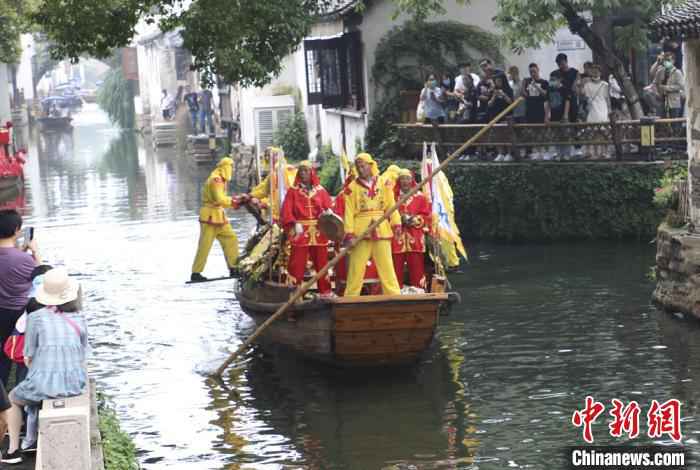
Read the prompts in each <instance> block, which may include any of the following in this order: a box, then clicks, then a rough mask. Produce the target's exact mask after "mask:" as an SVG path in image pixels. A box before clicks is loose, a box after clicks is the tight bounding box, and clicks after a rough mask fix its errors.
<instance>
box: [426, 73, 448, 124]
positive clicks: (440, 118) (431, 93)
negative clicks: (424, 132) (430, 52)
mask: <svg viewBox="0 0 700 470" xmlns="http://www.w3.org/2000/svg"><path fill="white" fill-rule="evenodd" d="M438 85H439V84H438V81H437V78H435V75H434V74H432V73H431V74H430V75H429V76H428V78H427V80H426V81H425V87H424V88H423V91H421V94H420V100H421V102H422V104H423V112H424V113H425V123H426V124H434V125H437V124H445V119H446V117H447V114H446V113H445V108H444V103H445V99H446V96H445V94H444V93H443V91H442V88H440V87H439V86H438Z"/></svg>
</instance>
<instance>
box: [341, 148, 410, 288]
mask: <svg viewBox="0 0 700 470" xmlns="http://www.w3.org/2000/svg"><path fill="white" fill-rule="evenodd" d="M355 167H356V169H357V178H356V179H355V180H354V181H352V182H351V183H350V184H349V185H348V187H347V188H346V189H345V192H344V199H345V200H344V202H345V217H344V225H345V239H346V243H352V241H353V240H354V239H355V237H358V236H360V235H361V234H362V233H364V232H365V230H367V228H368V227H369V226H370V225H371V224H372V223H373V222H374V221H376V220H377V219H379V218H380V217H382V216H383V215H384V212H385V211H386V210H388V209H389V208H391V207H393V206H394V202H395V200H394V191H393V190H392V189H393V185H392V184H390V183H388V182H387V181H385V180H383V179H381V178H379V169H378V168H377V163H376V162H375V161H374V160H373V159H372V156H371V155H370V154H368V153H361V154H359V155H358V156H357V157H356V158H355ZM400 232H401V217H400V216H399V213H398V212H397V211H394V212H393V213H392V214H391V216H390V218H389V220H385V221H384V222H382V223H381V224H380V225H379V226H378V227H377V228H376V229H374V230H373V231H372V233H370V234H369V235H367V236H366V238H364V239H362V240H361V241H360V242H359V243H358V244H357V245H356V246H355V248H354V250H353V251H352V252H351V253H350V261H349V263H348V282H347V286H346V287H345V296H354V295H360V292H361V290H362V285H363V283H364V276H365V269H366V268H367V261H369V260H370V258H371V259H372V260H374V263H375V265H376V266H377V272H378V274H379V280H380V282H381V284H382V291H383V293H384V295H398V294H400V293H401V288H400V287H399V283H398V281H397V280H396V271H395V270H394V263H393V261H392V257H391V240H392V238H393V237H394V236H399V234H400Z"/></svg>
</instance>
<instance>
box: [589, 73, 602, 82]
mask: <svg viewBox="0 0 700 470" xmlns="http://www.w3.org/2000/svg"><path fill="white" fill-rule="evenodd" d="M591 78H592V79H593V81H594V82H598V81H600V77H596V76H595V75H594V76H593V77H591Z"/></svg>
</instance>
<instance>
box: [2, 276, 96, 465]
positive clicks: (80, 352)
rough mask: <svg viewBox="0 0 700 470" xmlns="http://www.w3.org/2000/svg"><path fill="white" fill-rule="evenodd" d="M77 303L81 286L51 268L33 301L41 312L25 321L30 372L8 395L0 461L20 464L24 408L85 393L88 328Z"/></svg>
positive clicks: (26, 353)
mask: <svg viewBox="0 0 700 470" xmlns="http://www.w3.org/2000/svg"><path fill="white" fill-rule="evenodd" d="M80 298H81V295H80V284H79V283H78V282H77V281H76V280H75V279H72V278H70V277H69V276H68V271H66V269H65V268H55V269H52V270H50V271H48V272H47V273H46V274H45V275H44V282H43V284H42V285H41V286H40V287H39V288H38V290H37V292H36V300H37V302H39V303H40V304H42V305H44V306H45V307H44V308H42V309H40V310H37V311H36V312H34V313H32V314H31V315H29V316H28V317H27V329H26V333H25V344H24V358H25V359H24V360H25V363H26V364H27V367H29V372H28V374H27V378H26V379H24V380H23V381H22V382H20V383H19V384H18V385H17V386H16V387H15V388H14V389H13V390H12V391H11V392H10V401H11V402H12V408H11V409H10V411H9V413H8V422H9V423H8V424H9V431H10V432H9V434H10V445H9V448H8V454H7V455H5V456H4V457H3V458H2V462H5V463H18V462H21V461H22V455H21V451H20V449H19V433H20V428H21V427H22V407H23V406H25V405H28V404H29V405H32V404H39V403H41V401H42V400H46V399H50V398H64V397H73V396H78V395H80V394H81V393H83V391H84V389H85V385H86V383H87V372H86V370H85V356H86V350H87V347H88V343H87V325H86V323H85V320H84V318H83V317H82V315H81V314H80V313H79V310H80V306H81V305H80V304H81V299H80Z"/></svg>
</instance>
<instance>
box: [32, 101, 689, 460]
mask: <svg viewBox="0 0 700 470" xmlns="http://www.w3.org/2000/svg"><path fill="white" fill-rule="evenodd" d="M74 123H75V129H74V130H73V131H72V132H69V133H64V134H54V135H44V136H41V135H30V134H29V133H28V132H26V133H25V134H23V135H21V136H20V138H21V139H25V142H27V143H28V144H29V150H30V161H29V164H28V166H27V179H28V184H27V187H26V190H25V192H24V194H23V195H22V197H23V198H24V200H25V203H26V204H25V209H24V211H25V213H26V215H27V218H28V220H29V223H30V224H32V225H34V226H36V227H37V236H38V238H39V242H40V244H41V246H42V252H43V255H44V257H45V258H46V259H47V260H49V261H50V262H51V263H53V264H60V263H65V264H67V265H69V266H70V268H71V269H72V270H73V271H75V272H78V273H80V277H81V279H82V281H83V283H84V284H85V286H86V291H87V297H88V299H87V300H88V302H87V305H88V308H87V310H86V314H87V316H88V321H89V325H90V329H91V331H90V333H91V337H92V344H93V348H94V354H93V357H92V360H91V368H92V371H93V375H95V376H96V378H97V380H98V382H99V386H100V388H101V389H103V390H104V391H105V392H106V393H108V394H109V395H111V396H112V397H113V398H114V401H115V404H116V406H117V409H118V411H119V414H120V416H121V417H122V418H123V424H124V427H125V428H126V430H127V431H128V432H129V433H131V434H132V435H133V436H134V439H135V440H136V443H137V446H138V447H139V449H140V453H141V456H140V458H141V463H142V466H143V468H146V469H160V468H175V469H197V470H199V469H223V468H226V469H238V468H241V469H243V468H256V469H257V468H260V469H279V468H309V469H360V470H364V469H409V468H415V469H455V468H459V469H470V468H479V469H501V468H504V467H519V468H534V469H549V468H561V467H563V465H564V462H562V461H561V459H562V455H563V449H564V448H565V447H566V446H568V445H572V444H576V443H580V442H581V440H580V433H579V432H578V431H577V430H576V429H573V428H572V426H571V424H570V418H571V413H572V412H573V411H574V410H575V409H577V408H580V407H581V406H582V403H583V399H584V397H585V395H587V394H592V395H593V396H594V397H595V398H596V399H597V400H599V401H602V402H604V403H609V401H610V400H611V399H612V398H619V399H622V400H623V401H629V400H632V399H635V400H638V401H639V402H640V404H641V405H642V407H646V406H647V405H648V402H649V401H650V400H652V399H657V400H660V401H665V400H667V399H668V398H671V397H675V398H679V399H680V400H682V401H683V415H684V422H683V431H684V434H685V440H684V443H685V444H686V445H687V446H688V447H689V448H691V449H693V450H695V451H698V450H700V448H699V447H700V446H699V444H698V435H699V434H700V427H699V426H698V424H697V423H696V419H695V414H696V411H697V409H696V408H697V403H698V398H699V397H698V395H699V391H698V387H697V381H699V380H700V366H698V365H697V364H698V363H697V361H696V360H695V358H697V357H698V355H700V329H699V328H698V326H697V325H696V324H695V323H692V322H687V321H683V320H679V319H677V318H675V317H673V316H668V315H663V314H659V313H657V312H655V311H654V310H653V309H652V308H651V307H650V306H649V295H650V291H651V288H652V286H651V285H650V283H649V282H648V281H647V280H646V279H645V278H644V274H645V273H646V272H647V269H648V266H649V265H651V264H652V263H653V256H654V253H653V247H651V246H648V245H637V244H580V245H566V246H563V245H562V246H554V247H552V246H528V247H522V246H514V247H504V246H481V247H474V249H473V250H472V253H473V259H472V263H471V265H470V266H469V267H467V268H466V269H465V273H464V274H461V275H458V276H455V277H454V278H453V281H454V283H455V285H456V287H457V288H458V289H459V291H460V292H461V294H462V297H463V303H462V305H461V306H460V307H458V308H457V309H456V310H455V311H454V312H453V313H452V314H451V315H450V316H449V317H442V318H441V322H442V324H441V326H440V329H439V337H438V339H437V341H436V342H435V345H434V347H433V348H432V350H431V351H430V352H429V353H428V354H427V355H426V357H425V358H424V360H423V362H422V363H421V364H419V365H418V366H417V367H415V368H412V369H409V370H403V371H397V372H395V373H381V374H366V373H359V372H347V371H343V372H338V371H333V370H328V369H325V368H319V367H317V366H314V365H309V364H305V363H302V362H299V361H297V360H295V359H294V358H289V357H271V356H268V355H264V354H263V353H262V352H261V351H253V352H251V353H250V355H249V356H248V359H247V362H246V363H245V365H244V366H242V367H241V368H240V369H237V370H233V371H231V373H230V374H228V375H227V377H226V378H225V380H224V382H223V383H216V382H210V381H207V380H206V379H204V377H203V373H202V372H203V371H207V370H211V368H212V367H214V366H216V365H218V364H219V363H220V361H221V360H223V358H224V357H225V356H226V355H227V353H228V351H229V350H232V349H233V348H235V347H236V346H237V345H238V344H239V343H240V340H241V338H242V337H244V336H245V335H246V334H247V333H249V332H250V329H251V327H252V324H251V322H250V321H248V320H247V319H246V317H245V316H243V315H242V314H241V312H240V310H239V307H238V304H237V303H236V302H235V300H233V297H232V286H231V285H230V284H229V283H228V282H223V283H221V282H220V283H210V284H203V285H197V286H185V285H184V281H185V280H186V279H187V277H188V276H189V267H190V263H191V261H192V256H193V255H194V251H195V244H196V240H197V235H198V226H197V217H196V211H197V209H198V196H199V190H200V184H201V181H202V180H203V178H204V177H205V176H206V174H207V172H208V171H209V170H210V168H197V167H196V166H194V165H192V164H190V163H189V162H188V161H187V159H186V157H184V156H183V155H179V154H178V153H177V152H176V151H175V150H174V149H169V150H159V151H157V152H154V151H153V149H152V146H151V144H150V141H148V140H146V141H144V139H143V137H141V136H138V135H134V134H130V133H120V132H118V131H116V130H115V129H114V128H112V126H111V125H110V124H109V123H108V122H107V120H106V118H105V116H104V114H103V113H101V112H99V110H97V109H96V108H95V107H94V106H89V105H88V106H86V107H85V109H84V111H83V112H81V113H80V114H78V115H76V119H75V121H74ZM233 224H234V227H235V228H236V230H237V231H238V232H239V233H240V234H241V239H242V240H241V241H242V242H243V241H244V240H245V238H246V237H247V235H248V233H249V232H250V230H251V229H252V221H251V220H250V219H249V218H248V216H247V215H245V214H243V213H242V212H241V213H235V215H234V216H233ZM225 269H226V265H225V261H224V259H223V256H222V254H221V252H220V250H218V249H215V250H214V251H213V252H212V256H211V258H210V261H209V264H208V266H207V273H209V274H211V275H217V274H221V273H222V272H225ZM593 431H594V435H595V437H596V443H600V444H605V443H613V442H614V441H613V440H612V439H611V438H609V437H608V436H606V432H605V431H606V424H604V423H601V422H600V421H599V423H597V424H596V425H595V426H594V429H593ZM618 442H619V441H618ZM638 442H640V443H641V442H645V439H641V438H640V439H638Z"/></svg>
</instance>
